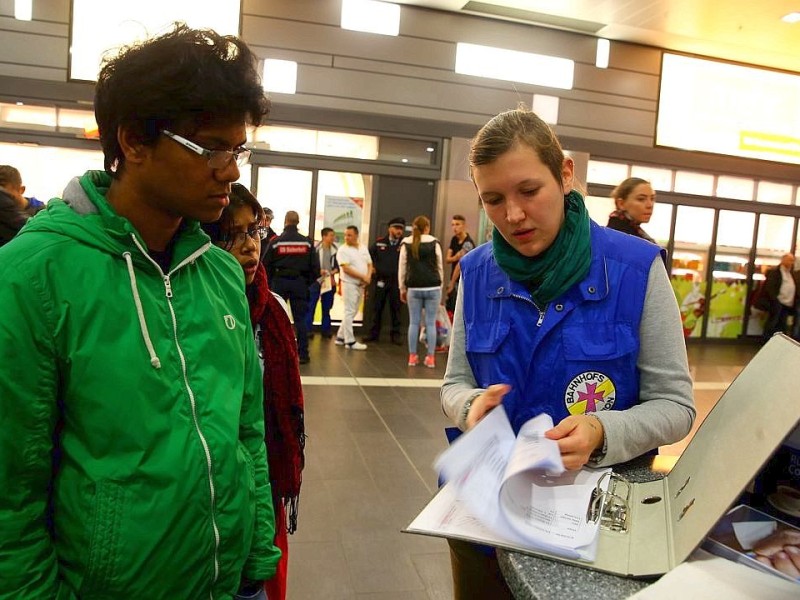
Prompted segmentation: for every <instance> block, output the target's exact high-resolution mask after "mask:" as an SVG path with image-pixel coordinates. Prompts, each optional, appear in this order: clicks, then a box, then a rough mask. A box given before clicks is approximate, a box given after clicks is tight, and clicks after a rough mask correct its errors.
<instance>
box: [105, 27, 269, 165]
mask: <svg viewBox="0 0 800 600" xmlns="http://www.w3.org/2000/svg"><path fill="white" fill-rule="evenodd" d="M256 65H257V59H256V56H255V55H254V54H253V52H252V51H251V50H250V48H248V47H247V45H246V44H245V43H244V42H243V41H242V40H240V39H239V38H236V37H234V36H222V35H219V34H218V33H216V32H214V31H212V30H210V29H190V28H189V27H187V26H186V25H184V24H182V23H176V24H175V27H174V28H173V29H172V30H171V31H169V32H168V33H166V34H164V35H161V36H159V37H156V38H154V39H151V40H147V41H145V42H142V43H139V44H135V45H132V46H128V47H126V48H123V49H122V51H121V52H120V53H119V54H118V55H117V56H116V57H114V58H112V59H110V60H108V61H107V62H105V64H104V65H103V68H102V69H101V70H100V75H99V77H98V79H97V86H96V87H95V95H94V110H95V118H96V119H97V125H98V128H99V130H100V143H101V145H102V146H103V154H104V155H105V161H104V164H105V169H106V171H107V172H108V173H110V174H111V176H112V177H114V176H116V175H117V174H118V173H119V172H120V171H121V169H122V168H124V161H125V157H124V155H123V153H122V149H121V148H120V145H119V142H118V141H117V130H118V128H119V127H120V126H125V127H127V128H129V129H130V130H131V131H133V132H134V134H135V135H137V136H139V137H140V140H141V142H142V143H143V144H145V145H151V144H154V143H155V142H156V140H157V138H158V136H159V135H160V133H161V130H162V129H169V130H173V131H175V133H180V134H183V135H192V134H193V133H194V132H196V131H197V130H198V129H200V128H201V127H203V126H204V125H206V124H211V123H227V122H231V123H235V122H239V121H241V120H244V122H245V123H247V124H248V125H256V126H257V125H260V124H261V123H262V122H263V121H264V120H265V119H266V116H267V114H268V113H269V100H268V99H267V98H266V96H265V95H264V89H263V88H262V86H261V78H260V77H259V75H258V71H257V70H256Z"/></svg>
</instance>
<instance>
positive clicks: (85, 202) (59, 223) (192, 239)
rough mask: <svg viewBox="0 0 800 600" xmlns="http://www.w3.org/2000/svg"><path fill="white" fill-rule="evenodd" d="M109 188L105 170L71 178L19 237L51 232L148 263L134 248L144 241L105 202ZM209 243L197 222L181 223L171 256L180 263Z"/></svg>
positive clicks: (107, 175)
mask: <svg viewBox="0 0 800 600" xmlns="http://www.w3.org/2000/svg"><path fill="white" fill-rule="evenodd" d="M110 186H111V176H110V175H109V174H108V173H106V172H105V171H87V172H86V173H84V174H83V175H82V176H80V177H74V178H73V179H72V180H71V181H70V182H69V183H68V184H67V186H66V188H64V192H63V194H62V198H54V199H53V200H51V201H50V202H48V204H47V208H46V209H45V210H42V211H40V212H39V214H37V215H36V218H34V219H30V220H29V221H28V224H27V225H26V226H25V227H24V228H23V229H22V231H21V232H20V235H24V234H27V233H33V232H48V233H54V234H57V235H63V236H65V237H68V238H72V239H75V240H78V241H80V242H81V243H83V244H86V245H88V246H92V247H94V248H97V249H98V250H101V251H103V252H108V253H110V254H114V255H117V256H122V254H123V253H124V252H131V253H132V254H133V255H134V256H137V255H138V256H139V257H140V258H141V259H143V260H146V262H150V261H149V260H147V259H146V258H145V257H144V256H142V255H141V253H140V252H139V251H137V246H140V247H141V248H143V249H146V248H147V245H146V244H145V242H144V240H142V238H141V236H140V235H139V233H138V232H137V231H136V229H135V228H134V226H133V225H132V224H131V222H130V221H128V219H126V218H124V217H121V216H119V215H118V214H117V213H116V212H115V211H114V209H113V208H112V207H111V205H110V204H109V203H108V201H107V200H106V194H107V193H108V189H109V187H110ZM134 239H135V240H137V241H138V244H137V243H136V242H135V241H134ZM209 241H210V238H209V237H208V236H207V235H206V234H205V233H203V231H202V230H201V229H200V225H199V223H198V222H197V221H190V220H184V222H183V224H182V225H181V230H180V236H179V237H178V240H177V243H176V245H175V249H174V257H175V259H176V260H177V261H180V260H182V259H183V258H185V257H186V256H188V255H189V254H191V253H192V252H194V251H195V250H197V249H198V248H199V247H200V246H202V245H204V244H207V243H208V242H209Z"/></svg>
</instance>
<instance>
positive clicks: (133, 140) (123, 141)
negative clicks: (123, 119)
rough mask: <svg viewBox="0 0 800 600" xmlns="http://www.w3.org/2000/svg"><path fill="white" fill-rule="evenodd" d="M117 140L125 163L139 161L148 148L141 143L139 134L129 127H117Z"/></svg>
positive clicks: (142, 158)
mask: <svg viewBox="0 0 800 600" xmlns="http://www.w3.org/2000/svg"><path fill="white" fill-rule="evenodd" d="M117 142H118V143H119V147H120V149H121V150H122V154H123V156H125V162H126V163H134V164H136V163H141V162H142V161H143V160H144V157H145V155H146V153H147V150H149V148H148V147H147V146H145V145H144V144H143V143H142V138H141V136H140V135H139V134H138V133H137V132H134V131H133V130H132V129H131V128H130V127H125V126H124V125H120V126H119V127H117Z"/></svg>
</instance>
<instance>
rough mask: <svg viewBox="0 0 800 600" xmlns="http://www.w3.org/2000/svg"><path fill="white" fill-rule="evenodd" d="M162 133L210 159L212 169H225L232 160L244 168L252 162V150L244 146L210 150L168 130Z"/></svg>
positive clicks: (209, 164)
mask: <svg viewBox="0 0 800 600" xmlns="http://www.w3.org/2000/svg"><path fill="white" fill-rule="evenodd" d="M161 133H163V134H164V135H165V136H167V137H168V138H169V139H171V140H174V141H176V142H178V143H179V144H180V145H181V146H184V147H185V148H188V149H189V150H191V151H192V152H195V153H197V154H199V155H200V156H205V157H206V158H207V159H208V166H209V167H211V168H212V169H224V168H225V167H227V166H228V165H229V164H231V160H234V161H236V165H237V166H239V167H243V166H244V165H246V164H247V162H248V161H249V160H250V155H251V154H252V153H251V152H250V150H248V149H247V148H244V147H242V146H239V147H238V148H234V149H233V150H209V149H207V148H203V147H202V146H200V145H198V144H195V143H194V142H193V141H191V140H187V139H186V138H185V137H183V136H180V135H178V134H177V133H172V132H171V131H168V130H166V129H162V130H161Z"/></svg>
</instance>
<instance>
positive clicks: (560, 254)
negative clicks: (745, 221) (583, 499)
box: [441, 109, 695, 598]
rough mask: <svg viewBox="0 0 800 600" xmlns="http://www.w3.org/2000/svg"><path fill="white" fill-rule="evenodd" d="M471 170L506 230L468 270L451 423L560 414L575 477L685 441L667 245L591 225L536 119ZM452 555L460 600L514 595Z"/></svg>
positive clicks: (456, 330)
mask: <svg viewBox="0 0 800 600" xmlns="http://www.w3.org/2000/svg"><path fill="white" fill-rule="evenodd" d="M470 172H471V177H472V181H473V183H474V184H475V187H476V189H477V191H478V195H479V197H480V201H481V203H482V205H483V208H484V210H485V211H486V215H487V217H488V218H489V220H490V221H491V222H492V224H493V225H494V231H493V235H492V242H491V243H490V244H484V245H482V246H480V247H478V248H477V249H475V250H473V251H472V252H470V253H469V254H467V255H466V256H465V257H464V258H462V260H461V282H460V290H459V293H458V301H457V304H456V310H455V316H454V322H453V332H452V338H451V346H450V355H449V358H448V363H447V372H446V374H445V379H444V385H443V386H442V392H441V399H442V407H443V409H444V411H445V413H446V414H447V415H448V416H449V417H450V418H451V419H452V420H453V421H454V422H455V423H456V424H457V425H458V427H459V428H460V429H462V430H466V429H469V428H470V427H472V426H474V425H475V423H476V422H477V421H478V420H479V419H481V417H483V416H484V415H485V414H486V413H487V412H488V411H490V410H491V409H492V408H494V407H495V406H497V405H498V404H500V403H501V402H502V404H503V406H504V407H505V410H506V412H507V413H508V417H509V420H510V421H511V425H512V427H513V428H514V431H515V432H517V431H519V428H520V427H521V426H522V424H523V423H525V422H526V421H528V420H529V419H531V418H532V417H534V416H536V415H538V414H540V413H543V412H544V413H547V414H549V415H550V416H551V417H552V419H553V422H554V423H556V426H555V427H554V428H553V429H551V430H550V431H549V432H547V437H549V438H550V439H554V440H557V441H558V445H559V448H560V450H561V455H562V458H563V461H564V466H565V467H566V468H567V469H580V468H581V467H582V466H583V465H587V466H598V467H599V466H609V465H613V464H616V463H619V462H623V461H626V460H629V459H631V458H634V457H636V456H639V455H641V454H644V453H646V452H648V451H651V450H653V449H655V448H658V446H661V445H664V444H670V443H673V442H676V441H678V440H680V439H681V438H683V437H684V436H686V434H688V433H689V430H690V429H691V426H692V422H693V421H694V416H695V409H694V401H693V398H692V382H691V379H690V377H689V368H688V363H687V359H686V348H685V345H684V340H683V333H682V329H681V320H680V314H679V312H678V306H677V303H676V301H675V296H674V294H673V292H672V288H671V286H670V283H669V278H668V276H667V273H666V270H665V268H664V262H663V261H662V259H661V255H660V252H661V251H660V250H659V248H658V247H657V246H655V245H653V244H651V243H648V242H646V241H644V240H641V239H638V238H635V237H633V236H629V235H625V234H622V233H619V232H617V231H612V230H609V229H606V228H604V227H600V226H598V225H597V224H596V223H594V222H592V221H591V220H590V219H589V216H588V214H587V211H586V207H585V206H584V203H583V197H582V196H581V194H580V193H579V192H578V191H577V190H576V189H575V182H574V179H573V172H574V165H573V161H572V159H571V158H569V157H566V156H564V153H563V150H562V149H561V145H560V143H559V142H558V139H557V138H556V136H555V134H554V133H553V131H552V130H551V129H550V127H549V126H548V125H547V124H546V123H544V121H542V120H541V119H540V118H539V117H537V116H536V115H535V114H534V113H532V112H530V111H527V110H522V109H518V110H512V111H508V112H505V113H502V114H500V115H498V116H496V117H494V118H493V119H492V120H491V121H489V122H488V123H487V124H486V125H484V127H483V128H482V129H481V130H480V131H479V132H478V135H477V136H476V138H475V139H474V140H473V142H472V148H471V152H470ZM450 546H451V559H452V560H451V562H452V564H453V580H454V587H455V597H456V598H466V597H476V598H483V597H486V598H489V597H491V598H505V597H508V598H510V597H511V594H510V592H509V591H508V588H507V587H506V586H505V583H504V581H503V579H502V575H501V574H500V572H499V569H498V568H497V561H496V559H495V557H494V556H493V555H489V556H487V555H486V554H485V553H482V552H480V550H478V549H477V547H475V546H472V545H470V544H466V543H463V542H451V544H450ZM476 588H477V589H478V590H479V591H476Z"/></svg>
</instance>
